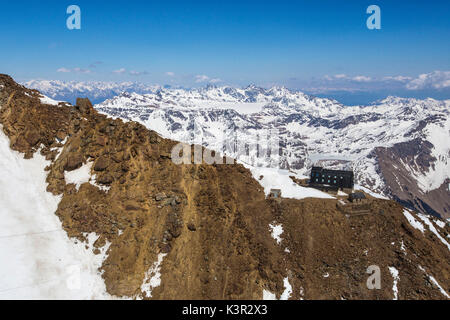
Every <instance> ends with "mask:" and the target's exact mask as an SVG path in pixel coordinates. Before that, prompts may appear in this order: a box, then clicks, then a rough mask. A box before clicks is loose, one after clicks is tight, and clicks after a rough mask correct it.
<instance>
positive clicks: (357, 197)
mask: <svg viewBox="0 0 450 320" xmlns="http://www.w3.org/2000/svg"><path fill="white" fill-rule="evenodd" d="M348 200H349V201H351V202H352V203H364V202H366V201H367V198H366V195H365V194H364V193H363V192H354V193H352V194H350V196H349V197H348Z"/></svg>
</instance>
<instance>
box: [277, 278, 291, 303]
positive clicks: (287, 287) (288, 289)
mask: <svg viewBox="0 0 450 320" xmlns="http://www.w3.org/2000/svg"><path fill="white" fill-rule="evenodd" d="M283 284H284V291H283V293H282V294H281V297H280V300H289V298H290V297H291V295H292V286H291V284H290V283H289V278H288V277H286V278H284V279H283Z"/></svg>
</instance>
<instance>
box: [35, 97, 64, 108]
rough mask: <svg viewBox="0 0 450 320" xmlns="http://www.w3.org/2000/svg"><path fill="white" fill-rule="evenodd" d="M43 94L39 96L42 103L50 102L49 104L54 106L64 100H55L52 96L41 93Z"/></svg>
mask: <svg viewBox="0 0 450 320" xmlns="http://www.w3.org/2000/svg"><path fill="white" fill-rule="evenodd" d="M41 96H42V97H41V98H39V100H41V103H42V104H49V105H52V106H57V105H58V104H59V103H60V102H62V101H56V100H53V99H52V98H49V97H47V96H44V95H41Z"/></svg>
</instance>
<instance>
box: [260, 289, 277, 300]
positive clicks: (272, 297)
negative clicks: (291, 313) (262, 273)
mask: <svg viewBox="0 0 450 320" xmlns="http://www.w3.org/2000/svg"><path fill="white" fill-rule="evenodd" d="M263 300H277V296H276V295H275V293H272V292H270V291H268V290H265V289H264V290H263Z"/></svg>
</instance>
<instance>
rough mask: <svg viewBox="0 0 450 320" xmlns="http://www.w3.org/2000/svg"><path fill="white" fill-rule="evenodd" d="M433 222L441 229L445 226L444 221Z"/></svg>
mask: <svg viewBox="0 0 450 320" xmlns="http://www.w3.org/2000/svg"><path fill="white" fill-rule="evenodd" d="M434 222H435V223H436V224H437V225H438V227H439V228H441V229H443V228H445V222H444V221H441V220H435V221H434Z"/></svg>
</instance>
